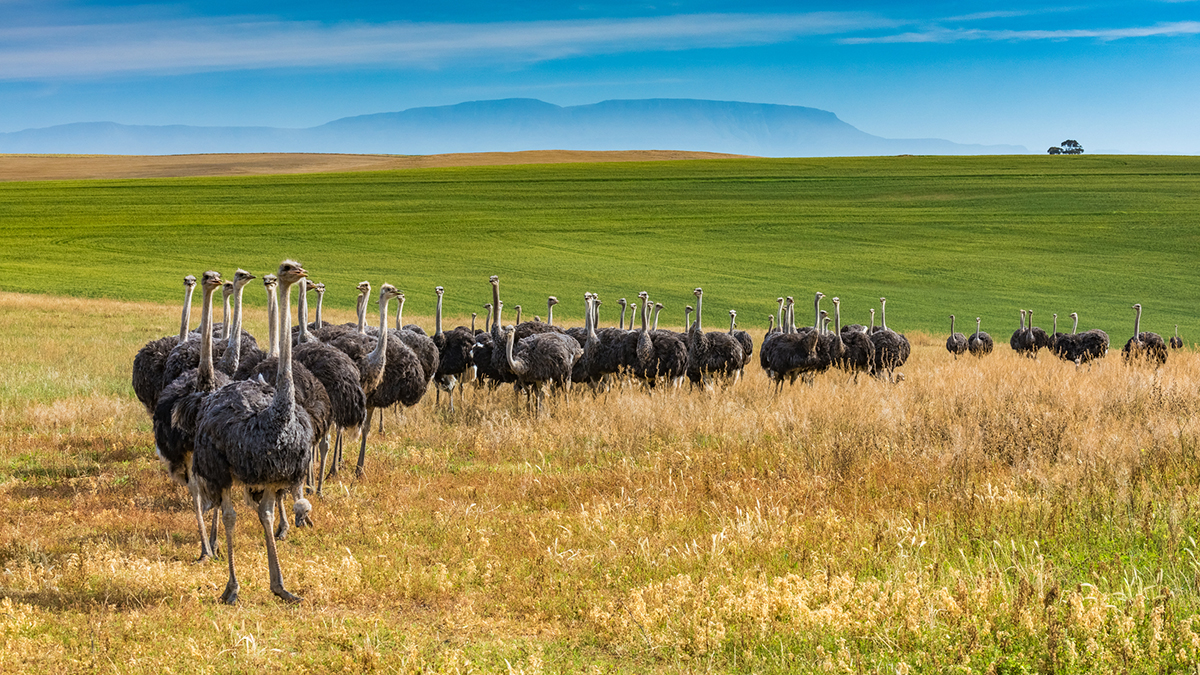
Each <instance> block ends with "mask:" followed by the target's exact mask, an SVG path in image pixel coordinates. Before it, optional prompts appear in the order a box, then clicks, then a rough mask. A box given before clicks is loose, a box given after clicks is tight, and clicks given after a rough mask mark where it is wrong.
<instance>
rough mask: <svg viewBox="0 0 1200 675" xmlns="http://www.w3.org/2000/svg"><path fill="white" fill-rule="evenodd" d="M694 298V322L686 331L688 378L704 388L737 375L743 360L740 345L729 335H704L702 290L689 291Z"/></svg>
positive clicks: (722, 333)
mask: <svg viewBox="0 0 1200 675" xmlns="http://www.w3.org/2000/svg"><path fill="white" fill-rule="evenodd" d="M692 294H693V295H695V296H696V323H694V324H692V327H691V329H689V331H688V379H689V380H691V381H692V382H693V383H699V384H701V385H702V386H705V387H707V386H708V385H709V384H711V382H712V378H713V377H714V376H717V377H718V378H720V379H722V380H725V381H728V378H730V377H732V376H736V374H737V373H738V371H739V370H741V368H742V364H743V363H744V362H745V359H744V358H743V356H742V345H741V343H739V342H738V341H737V339H736V338H734V337H733V336H732V335H730V334H729V333H724V332H720V331H713V332H711V333H705V332H704V320H703V317H704V290H703V289H701V288H697V289H696V290H694V291H692Z"/></svg>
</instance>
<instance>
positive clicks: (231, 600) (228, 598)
mask: <svg viewBox="0 0 1200 675" xmlns="http://www.w3.org/2000/svg"><path fill="white" fill-rule="evenodd" d="M237 599H238V585H237V584H235V583H229V584H225V592H224V593H222V594H221V602H223V603H225V604H227V605H236V604H237Z"/></svg>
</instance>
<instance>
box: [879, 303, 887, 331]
mask: <svg viewBox="0 0 1200 675" xmlns="http://www.w3.org/2000/svg"><path fill="white" fill-rule="evenodd" d="M879 325H880V326H883V329H884V330H888V327H887V303H886V302H881V303H879Z"/></svg>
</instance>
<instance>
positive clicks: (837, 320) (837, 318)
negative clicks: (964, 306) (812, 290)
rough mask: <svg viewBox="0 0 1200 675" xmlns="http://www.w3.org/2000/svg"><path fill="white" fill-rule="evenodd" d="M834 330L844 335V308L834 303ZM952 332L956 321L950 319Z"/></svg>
mask: <svg viewBox="0 0 1200 675" xmlns="http://www.w3.org/2000/svg"><path fill="white" fill-rule="evenodd" d="M833 330H834V333H835V334H837V335H841V334H842V306H841V304H839V303H836V302H835V303H833ZM950 332H951V333H953V332H954V319H950Z"/></svg>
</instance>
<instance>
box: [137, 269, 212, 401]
mask: <svg viewBox="0 0 1200 675" xmlns="http://www.w3.org/2000/svg"><path fill="white" fill-rule="evenodd" d="M195 289H196V277H194V276H192V275H190V274H189V275H187V276H186V277H184V278H183V315H182V316H181V317H180V319H179V335H168V336H166V337H161V338H159V339H157V340H151V341H150V342H147V343H146V344H145V346H143V347H142V348H141V349H139V350H138V353H137V356H135V357H133V393H134V394H136V395H137V399H138V401H140V402H141V404H142V405H143V406H145V408H146V413H147V414H149V415H150V416H151V417H153V416H154V408H155V407H156V406H157V405H158V395H159V393H160V392H161V391H162V388H163V384H164V383H163V369H164V368H165V367H166V364H167V357H168V356H170V355H171V350H172V349H174V348H175V345H178V344H179V343H180V342H183V341H184V340H186V339H187V338H188V322H189V319H190V318H191V314H192V293H193V292H194V291H195Z"/></svg>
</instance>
